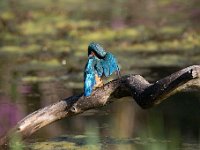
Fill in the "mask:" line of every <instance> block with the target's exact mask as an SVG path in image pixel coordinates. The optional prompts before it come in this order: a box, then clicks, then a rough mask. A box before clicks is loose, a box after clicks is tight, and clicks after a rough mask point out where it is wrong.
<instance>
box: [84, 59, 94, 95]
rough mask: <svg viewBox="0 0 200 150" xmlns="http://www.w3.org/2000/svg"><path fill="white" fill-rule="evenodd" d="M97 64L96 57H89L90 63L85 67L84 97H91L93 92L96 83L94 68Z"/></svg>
mask: <svg viewBox="0 0 200 150" xmlns="http://www.w3.org/2000/svg"><path fill="white" fill-rule="evenodd" d="M95 64H96V59H95V56H93V57H89V59H88V62H87V64H86V66H85V71H84V96H90V95H91V93H92V90H93V87H94V85H95V84H96V81H95V72H96V71H95V69H94V66H95Z"/></svg>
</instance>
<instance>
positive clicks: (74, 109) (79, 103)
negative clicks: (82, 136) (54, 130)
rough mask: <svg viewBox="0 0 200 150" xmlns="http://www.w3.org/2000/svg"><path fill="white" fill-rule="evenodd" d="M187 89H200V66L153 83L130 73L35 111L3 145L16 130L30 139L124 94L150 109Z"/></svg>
mask: <svg viewBox="0 0 200 150" xmlns="http://www.w3.org/2000/svg"><path fill="white" fill-rule="evenodd" d="M186 88H187V89H188V88H200V65H194V66H190V67H187V68H185V69H182V70H180V71H178V72H175V73H173V74H171V75H169V76H167V77H165V78H163V79H161V80H159V81H156V82H155V83H149V82H148V81H146V80H145V79H144V78H143V77H142V76H140V75H126V76H123V77H121V78H120V79H116V80H113V81H111V82H109V83H107V84H105V85H104V86H103V87H101V88H98V89H96V90H95V91H94V92H93V93H92V95H91V96H89V97H84V96H83V94H80V95H76V96H71V97H69V98H66V99H64V100H61V101H59V102H57V103H55V104H52V105H50V106H47V107H44V108H42V109H39V110H37V111H35V112H33V113H32V114H30V115H28V116H27V117H25V118H24V119H23V120H21V121H20V122H18V123H17V125H16V126H15V127H14V128H13V129H11V130H10V132H8V133H7V135H6V136H4V137H2V138H1V139H0V145H5V143H7V142H8V140H9V138H10V137H11V136H12V135H13V134H15V133H18V134H20V135H21V137H22V138H26V137H28V136H30V135H31V134H33V133H34V132H36V131H37V130H39V129H40V128H42V127H44V126H46V125H48V124H50V123H52V122H54V121H57V120H59V119H62V118H64V117H69V116H74V115H77V114H80V113H82V112H84V111H86V110H89V109H94V108H98V107H102V106H104V105H106V104H109V103H111V102H114V101H115V100H116V99H120V98H122V97H127V96H129V97H132V98H133V99H134V100H135V101H136V102H137V104H138V105H139V106H141V107H142V108H144V109H146V108H151V107H153V106H154V105H157V104H159V103H161V102H162V101H163V100H165V99H166V98H168V97H169V96H170V95H172V94H175V93H176V92H178V91H182V90H184V89H186Z"/></svg>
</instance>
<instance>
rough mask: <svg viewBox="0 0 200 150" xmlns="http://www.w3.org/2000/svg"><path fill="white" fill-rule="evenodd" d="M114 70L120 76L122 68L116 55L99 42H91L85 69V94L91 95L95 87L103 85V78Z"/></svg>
mask: <svg viewBox="0 0 200 150" xmlns="http://www.w3.org/2000/svg"><path fill="white" fill-rule="evenodd" d="M113 72H116V73H117V75H118V77H119V78H120V69H119V66H118V63H117V59H116V58H115V56H114V55H113V54H112V53H110V52H106V51H105V50H104V49H103V47H101V46H100V45H99V44H98V43H95V42H92V43H90V44H89V46H88V61H87V64H86V66H85V70H84V96H90V95H91V94H92V90H93V89H95V88H97V87H101V86H103V82H102V79H101V78H102V77H103V76H105V77H109V76H110V75H112V73H113Z"/></svg>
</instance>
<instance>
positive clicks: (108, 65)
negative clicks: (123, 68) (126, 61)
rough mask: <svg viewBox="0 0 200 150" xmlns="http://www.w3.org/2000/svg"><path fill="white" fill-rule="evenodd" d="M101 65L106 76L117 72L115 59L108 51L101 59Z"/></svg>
mask: <svg viewBox="0 0 200 150" xmlns="http://www.w3.org/2000/svg"><path fill="white" fill-rule="evenodd" d="M101 66H102V68H103V73H104V75H105V76H106V77H108V76H110V75H111V74H112V73H113V72H116V71H117V72H119V67H118V63H117V59H116V58H115V56H114V55H113V54H111V53H109V52H107V53H106V56H105V57H104V59H101Z"/></svg>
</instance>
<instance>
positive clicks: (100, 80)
mask: <svg viewBox="0 0 200 150" xmlns="http://www.w3.org/2000/svg"><path fill="white" fill-rule="evenodd" d="M95 80H96V84H95V86H94V89H96V88H99V87H102V86H103V81H102V79H101V78H100V77H99V76H98V75H95Z"/></svg>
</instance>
